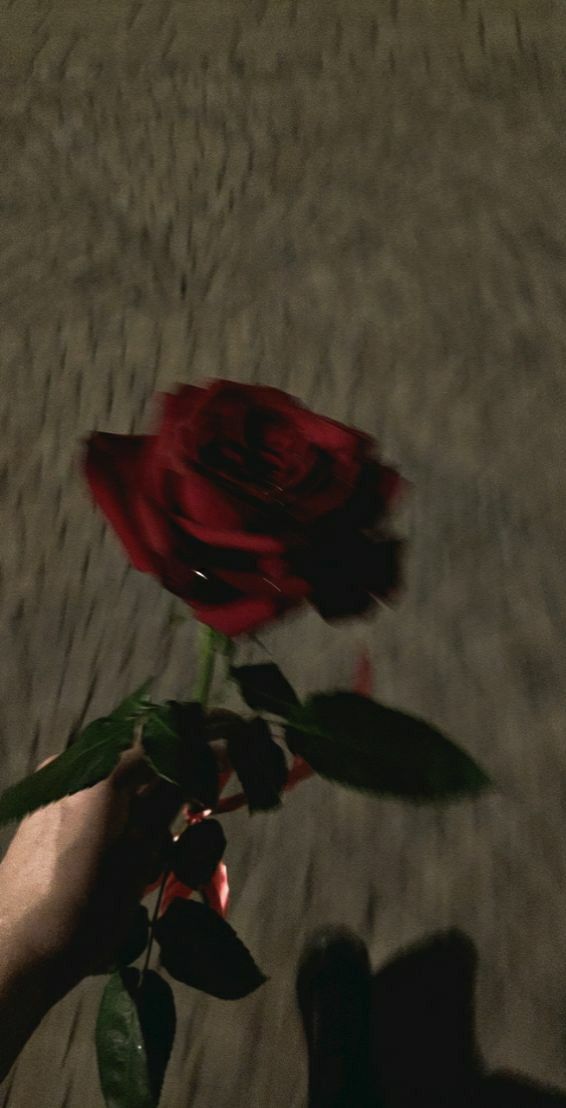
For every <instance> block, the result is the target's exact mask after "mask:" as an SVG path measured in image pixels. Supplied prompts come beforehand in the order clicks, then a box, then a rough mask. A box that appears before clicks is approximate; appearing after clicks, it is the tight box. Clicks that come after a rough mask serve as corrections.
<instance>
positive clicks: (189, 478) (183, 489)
mask: <svg viewBox="0 0 566 1108" xmlns="http://www.w3.org/2000/svg"><path fill="white" fill-rule="evenodd" d="M172 490H173V493H174V496H175V509H176V514H177V515H178V516H179V517H180V518H181V519H186V520H187V521H188V522H191V523H195V524H197V525H198V523H201V524H202V525H203V526H204V527H206V528H207V529H211V528H215V529H217V530H220V531H231V530H236V531H240V530H241V529H242V523H243V522H244V519H245V517H246V514H247V513H246V505H245V504H242V502H241V501H240V500H238V499H236V498H235V497H234V496H230V495H229V494H227V493H225V492H224V491H223V490H222V489H221V488H219V487H218V485H215V484H214V481H213V480H208V478H206V477H203V476H202V474H200V473H197V471H196V470H195V469H192V470H189V471H186V472H185V473H184V474H183V476H182V477H179V476H177V475H175V479H174V481H173V482H172ZM250 514H251V513H250Z"/></svg>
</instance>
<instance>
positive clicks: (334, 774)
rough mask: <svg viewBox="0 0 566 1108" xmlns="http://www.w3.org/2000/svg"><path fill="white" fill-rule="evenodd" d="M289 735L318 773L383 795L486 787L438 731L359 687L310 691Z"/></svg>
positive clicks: (437, 796)
mask: <svg viewBox="0 0 566 1108" xmlns="http://www.w3.org/2000/svg"><path fill="white" fill-rule="evenodd" d="M286 740H287V744H288V746H289V748H290V750H291V751H292V752H293V753H294V754H300V755H301V757H303V758H304V759H305V761H307V762H308V763H309V765H311V766H312V768H313V769H314V770H316V772H317V773H320V774H321V776H323V777H328V778H330V780H332V781H338V782H340V783H341V784H343V785H350V786H353V787H354V788H357V789H366V790H368V791H370V792H373V793H378V794H381V795H391V796H399V797H404V798H406V799H410V800H413V801H434V800H444V799H448V798H450V797H458V796H465V795H468V794H472V793H478V792H481V791H482V790H483V789H485V788H487V787H488V785H489V782H488V779H487V777H486V776H485V774H484V773H483V771H482V770H481V769H480V768H479V767H478V766H477V765H476V764H475V762H473V761H472V759H471V758H469V757H468V755H467V754H465V753H464V751H462V750H460V749H459V747H457V746H456V745H455V744H454V743H453V742H451V740H450V739H447V738H446V736H445V735H443V734H442V733H441V732H440V731H437V730H436V729H435V728H434V727H430V726H429V724H428V723H425V722H424V721H423V720H420V719H416V718H415V717H413V716H408V715H405V713H404V712H397V711H394V710H393V709H392V708H386V707H384V706H383V705H382V704H377V703H376V702H375V701H374V700H370V699H369V698H368V697H365V696H358V695H357V694H356V693H351V692H335V693H317V694H316V695H315V696H312V697H310V698H309V700H308V701H307V703H306V704H305V706H304V708H301V709H298V710H297V711H296V712H295V713H294V715H293V718H292V720H291V726H290V727H288V728H286Z"/></svg>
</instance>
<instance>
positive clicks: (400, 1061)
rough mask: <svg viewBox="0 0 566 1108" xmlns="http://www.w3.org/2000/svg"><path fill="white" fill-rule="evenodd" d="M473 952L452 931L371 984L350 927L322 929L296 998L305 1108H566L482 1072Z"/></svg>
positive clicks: (537, 1090)
mask: <svg viewBox="0 0 566 1108" xmlns="http://www.w3.org/2000/svg"><path fill="white" fill-rule="evenodd" d="M476 968H477V956H476V951H475V948H474V946H473V944H472V943H471V942H470V940H469V939H467V938H466V936H465V935H463V934H461V933H460V932H458V931H449V932H446V933H443V934H439V935H435V936H433V937H432V938H431V939H429V940H427V941H426V942H424V943H422V944H420V945H419V946H416V947H412V948H411V949H409V950H407V951H405V952H404V953H402V954H400V955H399V956H398V957H397V958H395V960H394V961H392V962H390V963H389V964H388V965H386V966H385V967H384V968H383V969H382V970H381V971H380V972H379V973H377V974H375V975H374V976H373V978H372V977H371V974H370V969H369V961H368V956H367V951H366V949H365V947H364V945H363V943H361V942H360V940H359V939H358V938H357V937H356V936H355V935H352V934H351V933H350V932H348V931H333V930H328V931H324V930H323V931H321V932H319V933H318V934H317V935H316V936H315V937H314V939H313V941H312V942H311V943H310V944H309V946H308V948H307V950H306V951H305V954H304V956H303V958H302V960H301V965H300V968H299V975H298V979H297V996H298V1002H299V1006H300V1009H301V1014H302V1017H303V1025H304V1029H305V1036H306V1042H307V1050H308V1055H309V1102H308V1103H309V1108H366V1106H367V1108H444V1106H445V1108H552V1106H554V1108H566V1095H564V1094H562V1093H560V1092H558V1091H554V1090H550V1089H549V1090H546V1089H544V1088H542V1087H541V1086H538V1085H535V1084H532V1083H530V1082H529V1081H527V1080H525V1079H523V1078H522V1077H520V1076H516V1075H514V1074H505V1073H496V1074H488V1073H486V1070H485V1067H484V1065H483V1062H482V1059H481V1057H480V1054H479V1050H478V1047H477V1045H476V1037H475V1018H474V990H475V978H476Z"/></svg>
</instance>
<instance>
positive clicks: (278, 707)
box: [230, 662, 300, 719]
mask: <svg viewBox="0 0 566 1108" xmlns="http://www.w3.org/2000/svg"><path fill="white" fill-rule="evenodd" d="M230 674H231V676H232V677H233V678H234V680H235V681H236V682H237V684H238V686H239V689H240V692H241V694H242V697H243V698H244V700H245V702H246V704H249V706H250V708H254V709H255V711H264V712H273V713H274V714H275V715H277V716H283V718H284V719H287V717H288V715H289V713H290V712H291V711H292V709H293V708H296V707H297V706H298V705H299V703H300V701H299V698H298V696H297V694H296V692H295V691H294V690H293V689H292V687H291V685H290V684H289V682H288V680H287V678H286V677H284V676H283V674H282V673H281V670H280V669H279V666H276V665H274V663H273V662H266V663H264V664H262V665H256V666H231V667H230Z"/></svg>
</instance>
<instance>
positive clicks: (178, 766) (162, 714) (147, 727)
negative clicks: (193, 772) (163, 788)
mask: <svg viewBox="0 0 566 1108" xmlns="http://www.w3.org/2000/svg"><path fill="white" fill-rule="evenodd" d="M142 746H143V748H144V751H145V753H146V755H147V760H148V762H149V763H150V765H151V767H152V769H154V770H155V772H156V773H157V775H158V776H159V777H162V778H163V779H164V780H165V781H172V782H173V784H174V785H179V784H180V779H181V773H182V760H181V748H182V741H181V738H180V736H179V735H178V734H177V731H176V730H175V727H174V725H173V719H172V716H171V713H170V711H169V708H167V707H166V706H163V707H160V708H156V709H155V710H154V711H153V712H152V713H151V714H150V715H149V716H148V717H147V719H146V720H144V725H143V733H142Z"/></svg>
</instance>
